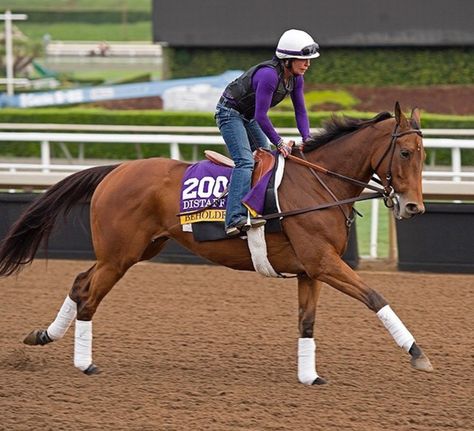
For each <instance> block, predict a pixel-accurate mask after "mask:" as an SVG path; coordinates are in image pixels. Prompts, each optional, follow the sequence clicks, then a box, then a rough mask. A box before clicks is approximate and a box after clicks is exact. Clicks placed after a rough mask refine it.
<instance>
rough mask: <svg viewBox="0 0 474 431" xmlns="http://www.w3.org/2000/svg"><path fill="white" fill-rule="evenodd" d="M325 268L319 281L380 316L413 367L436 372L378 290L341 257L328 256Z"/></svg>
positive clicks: (324, 264)
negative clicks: (372, 287) (365, 281)
mask: <svg viewBox="0 0 474 431" xmlns="http://www.w3.org/2000/svg"><path fill="white" fill-rule="evenodd" d="M323 266H324V267H325V268H326V269H325V271H324V273H323V274H321V275H320V276H319V279H320V280H322V281H324V282H326V283H328V284H330V285H331V286H332V287H335V288H336V289H338V290H340V291H341V292H344V293H346V294H347V295H349V296H351V297H353V298H355V299H358V300H359V301H361V302H362V303H364V304H365V305H366V306H367V307H368V308H369V309H371V310H372V311H374V312H375V313H376V314H377V317H378V318H379V319H380V320H381V322H382V323H383V325H384V326H385V328H386V329H387V330H388V332H389V333H390V335H391V336H392V337H393V339H394V341H395V342H396V343H397V344H398V346H400V347H401V348H403V349H404V350H405V351H406V352H408V353H409V354H410V356H411V360H410V362H411V365H412V366H413V367H414V368H416V369H417V370H421V371H433V367H432V365H431V363H430V360H429V359H428V357H427V356H426V355H425V354H424V353H423V351H422V350H421V348H420V347H419V346H418V345H417V344H416V342H415V338H414V337H413V335H412V334H411V333H410V332H409V331H408V329H407V328H406V327H405V325H404V324H403V322H402V321H401V320H400V319H399V318H398V316H397V315H396V314H395V312H394V311H393V310H392V309H391V307H390V305H388V303H387V301H386V300H385V299H384V298H383V297H382V295H380V294H379V293H377V292H376V291H375V290H373V289H371V288H370V287H369V286H367V285H366V284H365V283H364V282H363V281H362V280H361V278H360V277H359V276H358V275H357V274H356V273H355V272H354V271H353V270H352V269H351V268H349V266H348V265H346V264H345V263H344V262H343V261H342V259H341V258H340V257H339V256H331V255H326V257H325V260H324V263H323Z"/></svg>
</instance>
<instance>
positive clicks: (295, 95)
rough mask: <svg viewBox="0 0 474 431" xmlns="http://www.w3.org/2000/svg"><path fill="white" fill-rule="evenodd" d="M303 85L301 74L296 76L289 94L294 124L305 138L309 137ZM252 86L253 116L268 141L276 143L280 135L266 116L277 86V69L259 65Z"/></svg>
mask: <svg viewBox="0 0 474 431" xmlns="http://www.w3.org/2000/svg"><path fill="white" fill-rule="evenodd" d="M303 85H304V78H303V76H297V77H296V80H295V86H294V88H293V91H292V92H291V94H290V96H291V100H292V102H293V107H294V109H295V118H296V125H297V127H298V130H299V132H300V134H301V137H302V138H303V140H305V139H306V138H308V137H309V120H308V114H307V113H306V108H305V104H304V93H303ZM252 86H253V89H254V90H255V117H254V118H255V120H256V121H257V122H258V124H259V125H260V127H261V128H262V130H263V132H264V133H265V135H267V136H268V138H269V139H270V142H271V143H272V144H274V145H277V144H278V142H279V141H280V139H281V137H280V136H279V135H278V133H277V132H276V130H275V128H274V127H273V124H272V122H271V121H270V119H269V118H268V111H269V109H270V104H271V101H272V96H273V93H274V92H275V91H276V89H277V88H278V74H277V71H276V70H275V69H273V68H272V67H261V68H260V69H258V70H257V71H256V72H255V74H254V76H253V78H252Z"/></svg>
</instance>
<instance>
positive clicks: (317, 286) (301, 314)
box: [298, 275, 326, 385]
mask: <svg viewBox="0 0 474 431" xmlns="http://www.w3.org/2000/svg"><path fill="white" fill-rule="evenodd" d="M321 286H322V285H321V283H320V282H318V281H317V280H314V279H311V278H309V277H308V276H307V275H299V276H298V329H299V333H300V338H299V339H298V380H299V381H300V382H301V383H303V384H305V385H323V384H325V383H326V381H325V380H324V379H323V378H321V377H319V376H318V373H317V372H316V343H315V341H314V338H313V330H314V321H315V317H316V307H317V305H318V299H319V293H320V291H321Z"/></svg>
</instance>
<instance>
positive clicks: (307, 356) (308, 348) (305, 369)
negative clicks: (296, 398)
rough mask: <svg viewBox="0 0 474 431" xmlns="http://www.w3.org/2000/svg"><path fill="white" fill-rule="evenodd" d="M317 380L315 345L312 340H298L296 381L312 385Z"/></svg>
mask: <svg viewBox="0 0 474 431" xmlns="http://www.w3.org/2000/svg"><path fill="white" fill-rule="evenodd" d="M317 378H318V373H317V372H316V343H315V342H314V339H313V338H298V380H299V381H300V382H301V383H303V384H304V385H312V384H313V382H314V381H315V380H316V379H317Z"/></svg>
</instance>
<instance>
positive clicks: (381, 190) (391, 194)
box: [261, 123, 423, 227]
mask: <svg viewBox="0 0 474 431" xmlns="http://www.w3.org/2000/svg"><path fill="white" fill-rule="evenodd" d="M398 128H399V124H398V123H397V124H396V125H395V128H394V130H393V132H392V134H391V139H390V144H389V145H388V147H387V149H386V150H385V151H384V153H383V155H382V157H381V158H380V160H379V161H378V163H377V164H376V165H375V168H374V169H373V174H374V173H375V172H376V171H377V170H378V168H379V167H380V165H381V164H382V163H383V161H384V160H385V158H386V157H387V155H389V154H390V161H389V163H388V169H387V173H386V174H385V180H386V184H384V183H383V182H382V181H381V180H380V179H379V178H377V177H375V176H374V175H373V174H372V176H371V179H370V180H369V182H370V181H374V182H375V183H377V184H379V185H380V186H381V187H380V186H376V185H374V184H369V182H365V181H360V180H357V179H355V178H351V177H347V176H345V175H342V174H339V173H337V172H334V171H331V170H329V169H326V168H324V167H322V166H319V165H317V164H315V163H312V162H310V161H308V160H306V158H305V156H304V154H303V151H302V149H301V146H300V147H298V150H299V157H297V156H293V155H291V154H290V155H289V156H288V157H287V158H288V159H290V160H292V161H294V162H296V163H298V164H300V165H302V166H306V167H307V168H309V170H310V171H311V173H312V174H313V176H315V177H316V178H317V180H318V181H319V183H320V184H321V185H322V186H323V187H324V188H325V189H326V191H328V193H329V194H330V195H331V197H332V198H333V199H334V200H335V201H334V202H329V203H325V204H320V205H316V206H313V207H309V208H302V209H297V210H290V211H283V212H280V213H273V214H267V215H264V216H262V217H261V218H263V219H265V220H270V219H274V218H282V217H289V216H293V215H298V214H304V213H307V212H311V211H316V210H320V209H326V208H331V207H335V206H339V207H340V208H341V211H342V212H343V214H344V217H345V218H346V225H347V227H350V226H351V224H352V222H353V220H354V219H353V218H351V217H350V215H348V214H346V212H345V211H344V209H343V208H342V205H345V204H353V203H355V202H357V201H364V200H368V199H378V198H383V200H384V203H385V206H386V207H387V208H390V209H393V208H394V207H395V205H398V200H397V197H396V192H395V190H394V189H393V186H392V164H393V157H394V154H395V147H396V143H397V139H398V138H400V137H402V136H405V135H410V134H413V133H416V134H417V135H418V136H421V137H422V136H423V133H422V132H421V130H419V129H409V130H405V131H403V132H398ZM316 172H322V173H323V174H326V175H330V176H332V177H336V178H339V179H341V180H343V181H346V182H350V183H352V184H356V185H358V186H361V187H363V188H368V189H370V190H373V191H375V192H376V193H372V194H370V195H369V196H366V197H364V196H356V197H352V198H347V199H343V200H338V199H337V198H336V196H335V195H334V193H332V191H331V190H330V189H329V187H328V186H327V185H326V184H324V182H323V181H322V180H321V178H320V176H319V175H318V174H317V173H316Z"/></svg>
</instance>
